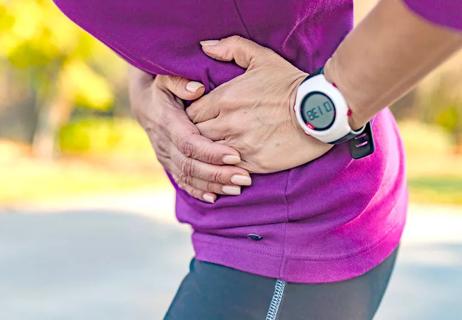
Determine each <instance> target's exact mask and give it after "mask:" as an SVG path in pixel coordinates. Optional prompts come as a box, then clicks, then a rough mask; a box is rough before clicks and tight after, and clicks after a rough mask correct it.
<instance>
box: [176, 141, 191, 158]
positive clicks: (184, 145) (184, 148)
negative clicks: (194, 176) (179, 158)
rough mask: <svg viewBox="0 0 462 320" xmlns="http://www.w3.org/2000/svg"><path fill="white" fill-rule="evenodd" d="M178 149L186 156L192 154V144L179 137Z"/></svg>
mask: <svg viewBox="0 0 462 320" xmlns="http://www.w3.org/2000/svg"><path fill="white" fill-rule="evenodd" d="M178 149H179V150H180V152H181V153H182V154H184V155H185V156H186V157H188V158H189V157H192V156H193V155H194V145H193V144H192V143H191V141H189V140H185V139H179V141H178Z"/></svg>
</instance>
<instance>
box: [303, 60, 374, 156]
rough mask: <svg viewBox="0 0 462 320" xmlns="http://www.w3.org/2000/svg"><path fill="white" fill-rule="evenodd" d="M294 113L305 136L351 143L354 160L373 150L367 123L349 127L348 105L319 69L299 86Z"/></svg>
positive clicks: (331, 142)
mask: <svg viewBox="0 0 462 320" xmlns="http://www.w3.org/2000/svg"><path fill="white" fill-rule="evenodd" d="M294 111H295V115H296V118H297V122H298V124H299V125H300V127H301V128H302V129H303V131H304V132H305V133H306V134H308V135H310V136H312V137H314V138H316V139H318V140H320V141H322V142H324V143H329V144H341V143H345V142H350V151H351V154H352V156H353V158H362V157H364V156H367V155H369V154H371V153H372V152H373V151H374V144H373V139H372V131H371V128H370V123H368V124H367V125H365V126H363V127H362V128H360V129H359V130H353V129H352V128H351V127H350V124H349V122H348V117H349V115H350V112H351V111H350V109H349V107H348V104H347V102H346V100H345V98H344V96H343V94H342V93H341V92H340V90H338V89H337V87H336V86H335V85H334V84H332V83H330V82H329V81H327V80H326V78H325V76H324V72H323V69H322V68H321V69H320V70H319V71H317V72H315V73H314V74H311V75H310V76H308V77H307V78H306V79H305V80H304V81H303V82H302V83H301V84H300V85H299V87H298V89H297V97H296V100H295V105H294ZM354 149H358V150H354ZM359 149H361V150H359Z"/></svg>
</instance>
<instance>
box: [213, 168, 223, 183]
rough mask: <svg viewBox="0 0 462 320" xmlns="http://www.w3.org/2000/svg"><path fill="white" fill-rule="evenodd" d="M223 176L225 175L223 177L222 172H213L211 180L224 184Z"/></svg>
mask: <svg viewBox="0 0 462 320" xmlns="http://www.w3.org/2000/svg"><path fill="white" fill-rule="evenodd" d="M224 176H225V175H224V173H223V171H222V170H215V171H214V172H213V173H212V180H213V181H215V182H221V183H224V182H225V177H224Z"/></svg>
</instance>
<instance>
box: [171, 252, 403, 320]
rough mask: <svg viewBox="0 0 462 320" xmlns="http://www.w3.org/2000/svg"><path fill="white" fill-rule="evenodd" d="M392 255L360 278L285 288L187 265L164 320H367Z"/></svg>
mask: <svg viewBox="0 0 462 320" xmlns="http://www.w3.org/2000/svg"><path fill="white" fill-rule="evenodd" d="M397 254H398V249H395V250H394V251H393V252H392V254H391V255H390V256H389V257H387V259H386V260H385V261H384V262H382V263H381V264H380V265H378V266H377V267H375V268H373V269H372V270H370V271H369V272H367V273H365V274H364V275H362V276H359V277H356V278H354V279H349V280H346V281H341V282H336V283H324V284H298V283H286V282H284V281H281V280H277V279H272V278H266V277H261V276H257V275H252V274H249V273H246V272H241V271H238V270H235V269H231V268H227V267H223V266H220V265H217V264H212V263H207V262H201V261H198V260H192V261H191V264H190V271H189V273H188V275H187V276H186V277H185V278H184V280H183V281H182V283H181V285H180V287H179V289H178V291H177V293H176V295H175V298H174V299H173V301H172V303H171V305H170V308H169V310H168V311H167V314H166V316H165V318H164V319H166V320H196V319H197V320H199V319H200V320H203V319H220V320H228V319H229V320H231V319H233V320H234V319H246V320H253V319H255V320H262V319H267V320H273V319H277V320H307V319H316V320H339V319H348V320H353V319H354V320H371V319H372V318H373V316H374V314H375V313H376V312H377V309H378V308H379V305H380V302H381V300H382V298H383V296H384V293H385V290H386V288H387V286H388V283H389V280H390V276H391V274H392V271H393V268H394V265H395V261H396V257H397Z"/></svg>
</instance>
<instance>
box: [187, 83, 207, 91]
mask: <svg viewBox="0 0 462 320" xmlns="http://www.w3.org/2000/svg"><path fill="white" fill-rule="evenodd" d="M203 86H204V85H203V84H202V83H200V82H197V81H189V82H188V83H187V84H186V90H188V91H189V92H196V91H197V90H198V89H199V88H200V87H203Z"/></svg>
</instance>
